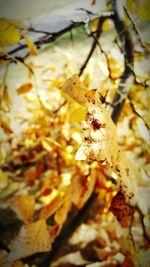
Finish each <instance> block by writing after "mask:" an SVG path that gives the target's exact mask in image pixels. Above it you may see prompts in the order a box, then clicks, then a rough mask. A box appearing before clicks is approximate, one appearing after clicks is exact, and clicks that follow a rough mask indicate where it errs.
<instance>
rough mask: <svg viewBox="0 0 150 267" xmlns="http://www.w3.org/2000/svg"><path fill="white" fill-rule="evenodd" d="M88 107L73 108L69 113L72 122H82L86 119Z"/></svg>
mask: <svg viewBox="0 0 150 267" xmlns="http://www.w3.org/2000/svg"><path fill="white" fill-rule="evenodd" d="M85 115H86V109H85V108H84V107H82V106H80V107H78V108H76V109H73V110H72V112H71V113H70V114H69V121H70V122H71V123H75V122H82V121H83V120H84V119H85Z"/></svg>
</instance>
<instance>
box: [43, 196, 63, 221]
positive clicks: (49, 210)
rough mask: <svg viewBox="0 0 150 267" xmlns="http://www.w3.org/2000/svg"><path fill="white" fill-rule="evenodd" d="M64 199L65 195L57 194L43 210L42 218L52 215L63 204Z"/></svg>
mask: <svg viewBox="0 0 150 267" xmlns="http://www.w3.org/2000/svg"><path fill="white" fill-rule="evenodd" d="M63 201H64V200H63V197H62V196H60V195H57V196H56V197H55V198H54V199H53V200H52V201H51V202H50V203H49V204H48V205H47V206H45V207H44V208H43V209H42V210H41V212H40V219H46V218H48V217H50V216H51V215H52V214H53V213H55V211H56V210H57V209H58V208H59V207H60V206H61V205H62V203H63Z"/></svg>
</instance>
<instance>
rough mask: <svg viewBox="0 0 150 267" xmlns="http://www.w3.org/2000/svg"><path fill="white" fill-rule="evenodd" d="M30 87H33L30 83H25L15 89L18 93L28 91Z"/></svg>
mask: <svg viewBox="0 0 150 267" xmlns="http://www.w3.org/2000/svg"><path fill="white" fill-rule="evenodd" d="M32 87H33V85H32V83H25V84H23V85H21V86H20V87H19V88H18V89H17V94H18V95H20V94H25V93H28V92H29V91H31V89H32Z"/></svg>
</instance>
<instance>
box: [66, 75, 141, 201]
mask: <svg viewBox="0 0 150 267" xmlns="http://www.w3.org/2000/svg"><path fill="white" fill-rule="evenodd" d="M74 80H75V85H74ZM76 84H77V86H76ZM62 89H64V90H65V92H67V93H68V94H69V95H70V96H71V97H73V98H74V99H75V100H76V101H78V102H80V104H81V103H82V104H83V105H84V106H87V107H88V111H87V115H86V119H85V122H84V124H83V130H84V141H83V142H82V144H81V146H80V148H79V149H78V151H77V153H76V159H77V160H96V161H98V162H100V163H101V164H102V165H106V164H108V165H109V166H110V167H111V168H112V170H113V171H115V172H116V174H117V176H118V188H121V192H122V193H123V194H124V197H125V200H126V201H127V203H128V204H129V205H135V202H136V199H137V196H136V195H137V193H136V191H137V182H136V177H137V173H136V170H134V168H133V166H132V164H131V163H130V161H129V160H128V159H127V158H126V156H125V155H124V154H123V152H121V151H120V148H119V146H118V140H117V128H116V126H115V124H114V123H113V121H112V119H111V117H110V115H109V113H108V112H107V110H106V109H105V108H104V107H103V105H102V103H101V101H100V99H101V98H100V93H99V91H96V90H91V91H88V92H87V93H86V94H85V91H84V90H83V91H82V85H81V84H80V82H79V78H77V77H76V75H75V76H73V77H72V78H70V79H69V80H68V83H67V82H66V83H65V84H64V86H63V88H62ZM77 91H78V92H79V91H81V92H82V98H81V99H80V98H79V97H78V95H77Z"/></svg>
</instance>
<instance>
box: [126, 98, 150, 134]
mask: <svg viewBox="0 0 150 267" xmlns="http://www.w3.org/2000/svg"><path fill="white" fill-rule="evenodd" d="M128 99H129V100H130V105H131V108H132V110H133V112H134V113H135V114H136V115H137V116H138V117H139V118H141V119H142V121H143V122H144V124H145V127H146V128H147V130H148V131H149V125H148V124H147V122H146V121H145V119H144V118H143V117H142V116H141V115H140V114H139V113H138V111H137V110H136V109H135V107H134V104H133V103H132V100H131V97H130V95H128Z"/></svg>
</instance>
